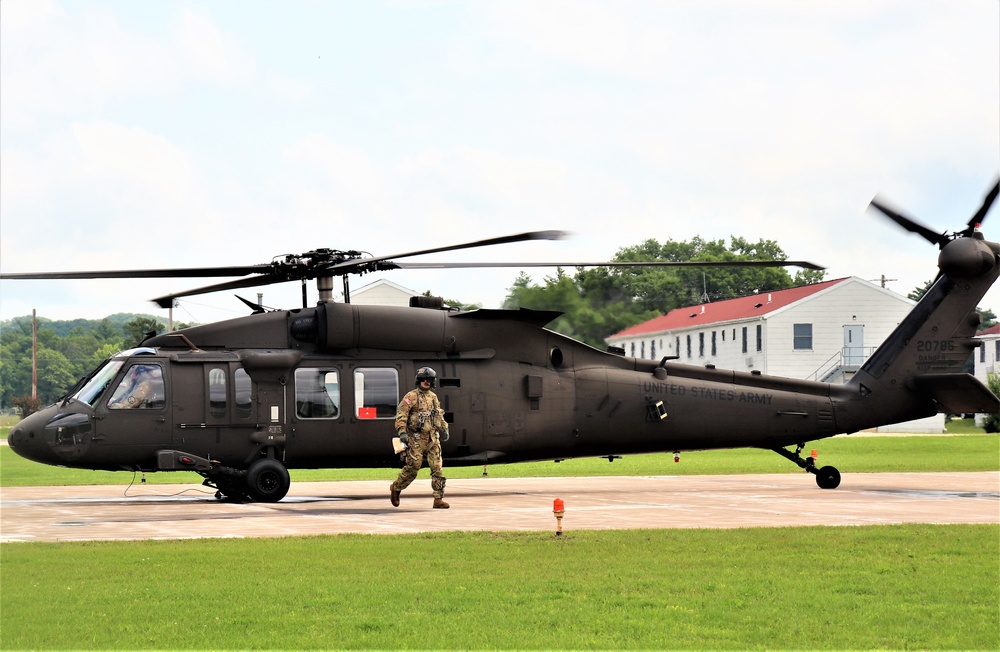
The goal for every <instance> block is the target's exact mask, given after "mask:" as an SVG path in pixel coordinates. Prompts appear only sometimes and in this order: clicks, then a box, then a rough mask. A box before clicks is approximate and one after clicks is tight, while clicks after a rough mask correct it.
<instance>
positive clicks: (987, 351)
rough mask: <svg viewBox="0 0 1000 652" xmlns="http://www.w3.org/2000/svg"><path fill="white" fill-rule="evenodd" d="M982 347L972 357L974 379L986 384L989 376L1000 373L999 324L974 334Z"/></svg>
mask: <svg viewBox="0 0 1000 652" xmlns="http://www.w3.org/2000/svg"><path fill="white" fill-rule="evenodd" d="M976 337H977V338H978V339H980V340H982V341H983V345H982V346H980V347H979V350H978V351H976V352H975V354H974V355H973V360H974V361H975V372H974V373H975V375H976V378H978V379H979V380H981V381H983V383H984V384H985V383H986V377H987V376H988V375H989V374H995V373H1000V324H997V325H995V326H991V327H989V328H987V329H986V330H983V331H980V332H979V333H976Z"/></svg>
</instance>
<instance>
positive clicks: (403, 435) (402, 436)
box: [396, 430, 406, 444]
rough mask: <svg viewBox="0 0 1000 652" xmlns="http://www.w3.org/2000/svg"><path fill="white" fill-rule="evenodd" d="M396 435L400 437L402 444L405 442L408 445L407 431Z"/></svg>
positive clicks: (401, 431)
mask: <svg viewBox="0 0 1000 652" xmlns="http://www.w3.org/2000/svg"><path fill="white" fill-rule="evenodd" d="M396 434H397V435H398V436H399V441H401V442H403V443H404V444H405V443H406V431H405V430H400V431H399V432H397V433H396Z"/></svg>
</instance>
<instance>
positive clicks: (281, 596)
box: [0, 525, 1000, 650]
mask: <svg viewBox="0 0 1000 652" xmlns="http://www.w3.org/2000/svg"><path fill="white" fill-rule="evenodd" d="M998 549H1000V530H998V528H997V527H996V526H993V525H963V526H933V525H905V526H875V527H843V528H778V529H743V530H634V531H601V532H594V531H579V532H573V533H572V534H570V535H568V536H566V537H563V538H556V537H554V536H552V535H551V534H544V533H517V532H515V533H488V532H480V533H438V534H422V535H406V536H382V535H368V536H365V535H340V536H322V537H302V538H285V539H269V540H253V539H240V540H217V539H216V540H201V541H146V542H138V543H136V542H133V543H93V544H80V543H77V544H47V543H46V544H41V543H38V544H4V545H3V547H2V550H3V583H2V589H0V591H2V594H0V595H2V599H3V610H2V623H0V624H2V627H0V647H2V649H4V650H13V649H24V648H31V649H122V648H127V649H217V650H229V649H713V650H714V649H740V650H748V649H803V648H807V649H910V648H916V649H981V650H995V649H997V647H998V645H1000V612H998V609H997V604H998V603H1000V566H998V564H997V551H998Z"/></svg>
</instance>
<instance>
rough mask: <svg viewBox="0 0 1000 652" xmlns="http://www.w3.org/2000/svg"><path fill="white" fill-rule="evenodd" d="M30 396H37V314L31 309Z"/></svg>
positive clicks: (35, 397) (34, 397)
mask: <svg viewBox="0 0 1000 652" xmlns="http://www.w3.org/2000/svg"><path fill="white" fill-rule="evenodd" d="M31 398H32V400H35V399H37V398H38V316H37V315H36V314H35V309H34V308H32V309H31Z"/></svg>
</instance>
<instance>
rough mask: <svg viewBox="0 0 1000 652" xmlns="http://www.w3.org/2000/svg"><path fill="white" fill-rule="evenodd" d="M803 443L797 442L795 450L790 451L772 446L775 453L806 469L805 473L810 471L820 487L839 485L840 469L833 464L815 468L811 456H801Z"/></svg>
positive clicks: (827, 487)
mask: <svg viewBox="0 0 1000 652" xmlns="http://www.w3.org/2000/svg"><path fill="white" fill-rule="evenodd" d="M805 446H806V445H805V444H798V445H797V446H796V447H795V452H794V453H792V452H791V451H788V450H787V449H784V448H772V449H771V450H773V451H774V452H775V453H777V454H778V455H781V456H782V457H784V458H785V459H788V460H791V461H793V462H795V463H796V464H798V465H799V467H800V468H803V469H805V470H806V472H807V473H812V474H813V475H815V476H816V484H817V485H819V488H820V489H836V488H837V487H839V486H840V471H838V470H837V469H836V467H833V466H824V467H822V468H819V469H817V468H816V462H815V461H814V460H813V458H811V457H806V458H803V457H802V449H803V448H805Z"/></svg>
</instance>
